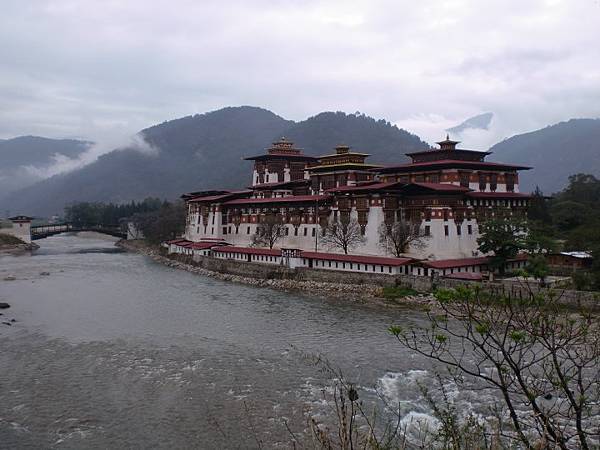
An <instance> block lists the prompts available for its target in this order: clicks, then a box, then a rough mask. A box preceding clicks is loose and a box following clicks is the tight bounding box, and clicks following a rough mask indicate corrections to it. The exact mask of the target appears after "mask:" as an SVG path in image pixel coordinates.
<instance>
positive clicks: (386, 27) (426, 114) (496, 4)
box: [0, 0, 600, 172]
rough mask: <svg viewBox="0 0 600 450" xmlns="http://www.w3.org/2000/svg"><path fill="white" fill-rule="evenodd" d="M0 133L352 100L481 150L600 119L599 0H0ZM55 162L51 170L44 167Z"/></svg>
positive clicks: (103, 130)
mask: <svg viewBox="0 0 600 450" xmlns="http://www.w3.org/2000/svg"><path fill="white" fill-rule="evenodd" d="M1 4H2V14H1V15H0V138H10V137H14V136H18V135H41V136H46V137H53V138H64V137H76V138H84V139H89V140H93V141H95V142H97V143H98V145H97V146H96V147H94V149H93V150H92V153H90V154H88V155H86V158H87V159H86V162H89V161H90V160H93V158H94V157H95V156H97V155H98V154H100V153H103V152H106V151H109V150H110V149H112V148H114V147H115V146H119V145H124V144H125V143H127V142H129V141H130V139H131V136H133V135H134V134H135V133H136V132H137V131H139V130H141V129H143V128H145V127H148V126H151V125H153V124H156V123H160V122H163V121H165V120H169V119H174V118H178V117H182V116H185V115H190V114H195V113H203V112H207V111H211V110H215V109H219V108H222V107H225V106H236V105H254V106H261V107H264V108H267V109H270V110H272V111H273V112H275V113H277V114H279V115H281V116H283V117H285V118H288V119H293V120H302V119H305V118H307V117H310V116H312V115H315V114H317V113H319V112H321V111H332V110H333V111H345V112H348V113H352V112H356V111H360V112H362V113H365V114H367V115H370V116H373V117H375V118H377V119H380V118H384V119H386V120H389V121H390V122H392V123H395V124H397V125H398V126H399V127H402V128H405V129H407V130H409V131H411V132H413V133H416V134H417V135H419V136H420V137H422V138H423V139H425V140H427V141H428V142H434V141H436V140H439V139H440V138H441V137H443V136H444V135H445V131H444V130H445V129H446V128H449V127H452V126H454V125H457V124H458V123H460V122H462V121H463V120H464V119H466V118H468V117H470V116H473V115H476V114H480V113H483V112H488V111H490V112H493V113H494V119H493V121H492V125H491V127H490V129H489V130H487V131H482V130H479V131H471V132H466V133H465V134H464V135H463V136H460V138H461V140H462V141H463V144H465V145H463V146H464V147H466V148H480V149H486V148H487V147H488V146H489V145H492V144H493V143H495V142H497V141H499V140H501V139H504V138H506V137H510V136H511V135H514V134H518V133H522V132H525V131H531V130H535V129H538V128H542V127H544V126H547V125H550V124H553V123H556V122H559V121H562V120H568V119H570V118H580V117H600V0H564V1H563V0H489V1H488V0H449V1H433V0H418V1H415V0H410V1H405V0H389V1H388V0H382V1H379V0H370V1H352V0H340V1H338V0H331V1H312V0H308V1H300V0H297V1H292V0H257V1H251V0H228V1H222V0H220V1H211V0H194V1H192V0H189V1H188V0H168V1H166V0H151V1H149V0H102V1H86V0H55V1H41V0H27V1H24V0H2V2H1ZM54 172H56V170H54Z"/></svg>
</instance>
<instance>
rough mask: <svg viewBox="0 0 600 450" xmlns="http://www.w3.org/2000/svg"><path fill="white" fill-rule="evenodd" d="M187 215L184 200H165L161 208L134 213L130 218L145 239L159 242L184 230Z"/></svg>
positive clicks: (178, 234)
mask: <svg viewBox="0 0 600 450" xmlns="http://www.w3.org/2000/svg"><path fill="white" fill-rule="evenodd" d="M185 216H186V210H185V205H184V203H183V202H181V201H178V202H175V203H169V202H163V204H162V205H161V207H160V209H158V210H156V211H151V212H144V213H137V214H134V215H133V216H132V217H131V219H130V220H131V222H133V225H134V227H135V228H136V229H138V230H139V231H141V233H142V235H143V236H144V239H146V240H147V241H148V242H151V243H153V244H158V243H160V242H163V241H166V240H169V239H174V238H176V237H178V236H180V235H181V234H182V233H183V232H184V229H185Z"/></svg>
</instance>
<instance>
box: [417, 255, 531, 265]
mask: <svg viewBox="0 0 600 450" xmlns="http://www.w3.org/2000/svg"><path fill="white" fill-rule="evenodd" d="M525 259H527V255H525V254H520V255H517V257H516V258H512V259H509V260H508V261H509V262H512V261H522V260H525ZM489 262H490V258H489V257H488V256H479V257H477V258H461V259H440V260H435V261H422V264H423V265H424V266H426V267H431V268H433V269H453V268H456V267H468V266H479V265H484V264H488V263H489Z"/></svg>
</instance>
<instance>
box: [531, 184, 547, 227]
mask: <svg viewBox="0 0 600 450" xmlns="http://www.w3.org/2000/svg"><path fill="white" fill-rule="evenodd" d="M527 218H528V219H529V220H533V221H535V222H540V223H545V224H548V225H549V224H551V223H552V216H551V215H550V208H549V206H548V200H547V199H546V197H545V196H544V193H543V192H542V191H541V190H540V188H539V186H536V187H535V191H533V193H532V194H531V200H530V201H529V208H528V210H527Z"/></svg>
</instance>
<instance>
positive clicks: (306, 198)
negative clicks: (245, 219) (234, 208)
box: [224, 195, 330, 205]
mask: <svg viewBox="0 0 600 450" xmlns="http://www.w3.org/2000/svg"><path fill="white" fill-rule="evenodd" d="M329 198H330V197H329V196H328V195H290V196H288V197H272V198H236V199H235V200H229V201H227V202H224V204H225V205H249V204H255V203H290V202H316V201H317V200H327V199H329Z"/></svg>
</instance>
